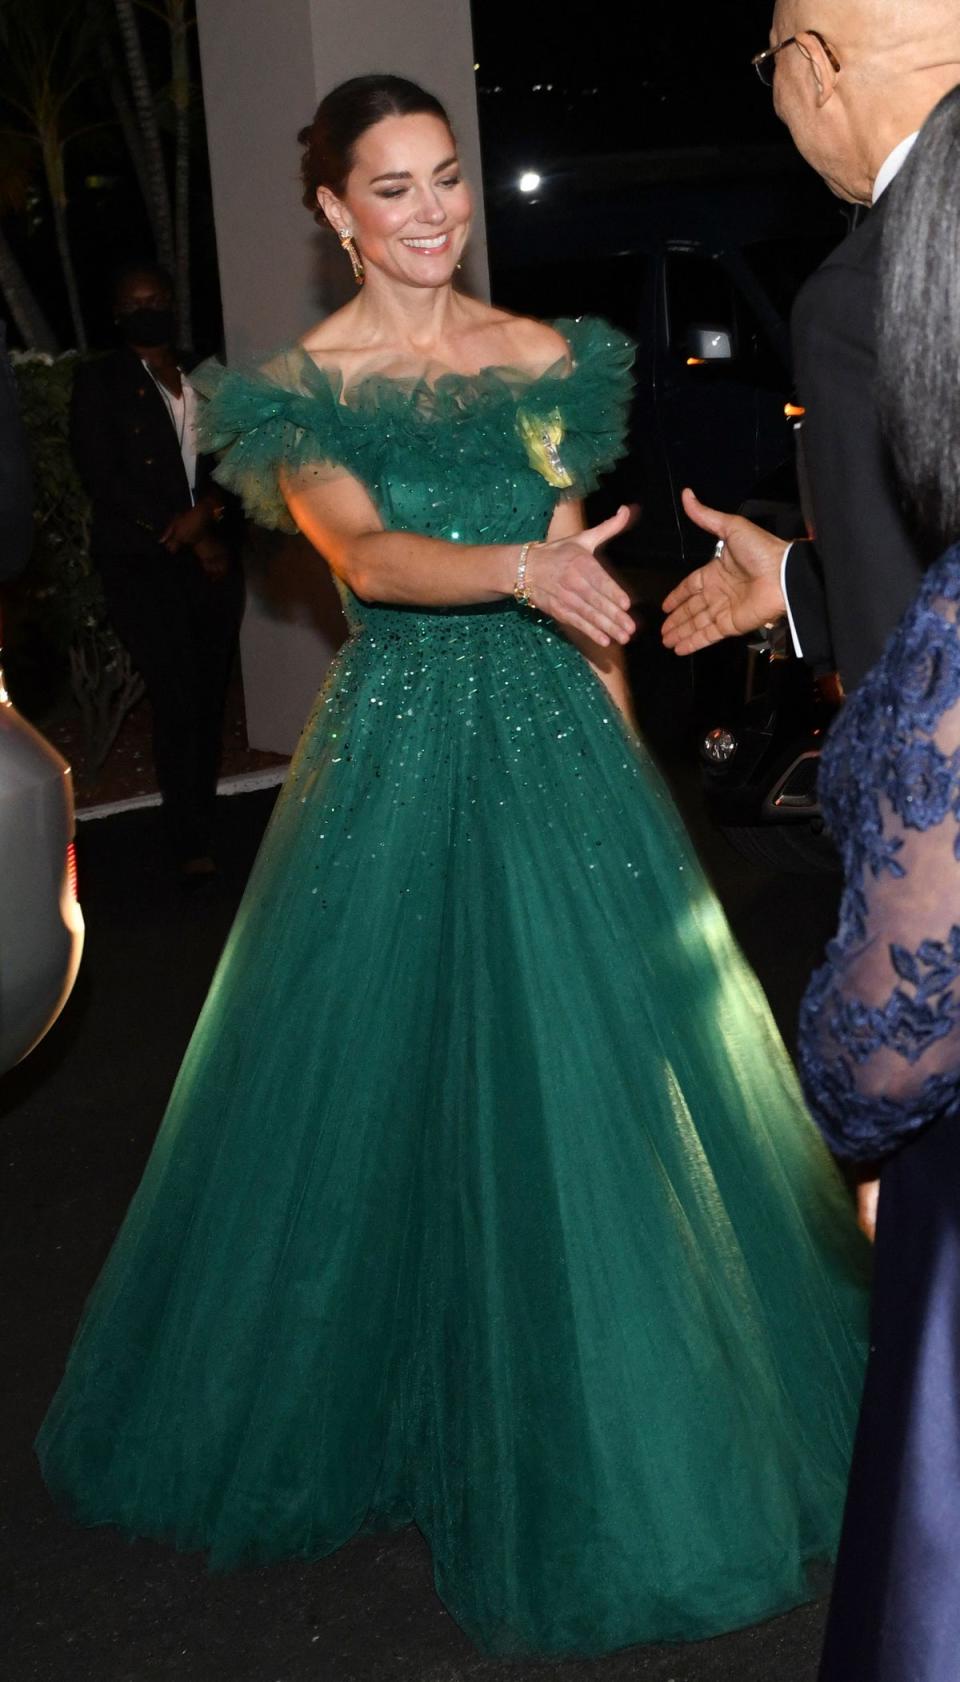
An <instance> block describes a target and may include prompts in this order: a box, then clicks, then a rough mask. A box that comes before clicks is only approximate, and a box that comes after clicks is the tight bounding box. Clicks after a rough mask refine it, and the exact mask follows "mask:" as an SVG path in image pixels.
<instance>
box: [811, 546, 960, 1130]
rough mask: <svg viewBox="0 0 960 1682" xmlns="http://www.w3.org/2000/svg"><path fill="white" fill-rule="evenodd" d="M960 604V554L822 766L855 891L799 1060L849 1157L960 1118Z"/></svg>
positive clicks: (862, 692)
mask: <svg viewBox="0 0 960 1682" xmlns="http://www.w3.org/2000/svg"><path fill="white" fill-rule="evenodd" d="M958 602H960V546H958V547H957V548H954V549H952V550H950V551H949V553H948V554H947V555H945V556H944V557H943V558H942V559H941V560H940V561H938V562H937V564H936V565H935V566H934V567H932V568H931V569H930V572H929V573H928V575H927V577H926V579H925V580H924V584H923V587H922V589H921V591H920V594H919V596H918V597H917V600H916V601H915V603H914V604H913V606H912V607H911V608H910V609H909V610H908V612H907V614H906V615H905V617H904V619H903V621H902V622H901V624H900V626H899V627H898V628H897V630H896V631H895V632H894V634H893V636H892V637H891V639H890V642H889V643H888V645H887V647H886V649H885V651H884V653H883V656H882V657H881V659H880V660H879V661H878V663H877V665H876V666H875V667H874V668H873V670H872V671H871V672H870V674H869V675H868V677H867V678H866V680H865V681H864V683H863V684H862V686H861V687H860V688H859V689H858V690H857V692H856V694H855V695H854V696H853V697H852V698H851V700H849V701H848V702H847V704H846V706H845V708H844V710H843V712H842V713H841V715H840V717H839V718H838V719H837V721H836V723H835V725H834V728H833V730H832V731H831V734H830V738H829V741H828V744H827V747H826V749H825V751H824V755H823V765H822V773H821V798H822V801H823V806H824V811H825V813H826V816H827V820H828V822H829V824H830V828H831V830H832V832H833V834H834V837H835V839H836V840H837V843H838V845H839V847H840V849H841V853H842V856H843V864H844V874H845V887H844V894H843V900H842V904H841V910H840V919H839V927H838V930H837V934H836V938H835V939H834V940H833V941H832V942H831V943H830V946H829V948H828V950H827V955H826V962H825V963H824V965H823V966H822V968H821V969H819V970H818V971H817V973H816V974H815V976H814V977H813V979H812V981H811V983H810V986H809V988H808V990H807V993H806V997H805V999H804V1002H803V1007H802V1011H801V1025H800V1063H801V1073H802V1076H803V1081H804V1086H805V1089H806V1093H807V1097H808V1100H809V1102H810V1105H811V1108H812V1110H813V1112H814V1115H815V1117H816V1119H817V1121H818V1123H819V1125H820V1127H821V1128H822V1130H823V1132H824V1133H825V1134H826V1136H827V1138H828V1140H829V1141H830V1143H831V1145H832V1146H833V1148H834V1149H835V1150H836V1151H837V1152H838V1153H839V1154H840V1155H844V1156H851V1157H862V1158H871V1157H877V1156H880V1155H883V1154H884V1153H885V1152H887V1151H889V1150H890V1149H891V1148H893V1146H895V1145H896V1144H897V1142H898V1141H899V1140H901V1139H903V1138H905V1137H907V1136H909V1134H911V1133H912V1132H915V1131H916V1130H917V1129H918V1128H920V1127H923V1126H926V1125H927V1124H928V1123H929V1122H931V1121H933V1120H935V1119H936V1118H937V1117H939V1116H943V1115H952V1114H955V1113H956V1112H957V1111H958V1110H960V626H958Z"/></svg>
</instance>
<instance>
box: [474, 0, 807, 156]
mask: <svg viewBox="0 0 960 1682" xmlns="http://www.w3.org/2000/svg"><path fill="white" fill-rule="evenodd" d="M772 9H773V6H772V0H713V4H712V5H709V6H703V7H685V6H683V5H682V4H680V3H679V0H638V3H637V4H635V5H634V6H630V7H627V6H624V5H622V4H619V3H617V0H594V3H593V4H590V5H586V6H583V5H580V6H577V7H570V8H562V9H560V8H558V9H557V11H556V12H555V13H554V14H553V16H554V17H555V18H556V20H557V21H556V22H555V23H551V22H550V19H551V11H550V7H549V6H544V5H542V4H536V5H526V6H524V5H522V4H519V5H518V4H517V0H474V14H473V15H474V44H475V49H476V57H477V62H478V64H479V66H480V68H479V70H478V72H477V86H478V92H479V105H480V116H481V124H482V132H483V141H484V151H485V158H486V162H487V164H488V165H491V164H492V165H493V166H494V167H497V166H498V165H499V164H500V163H501V161H504V162H507V161H509V162H513V161H515V159H516V155H517V148H519V149H520V150H521V151H523V152H524V154H526V153H530V160H529V161H531V162H533V163H542V162H547V161H549V159H550V158H551V157H555V156H557V155H561V154H563V153H571V152H573V153H576V152H580V151H616V150H619V149H621V148H623V149H629V150H633V149H642V148H646V147H657V148H659V147H673V146H704V145H713V146H715V145H720V146H724V145H738V144H743V143H748V144H750V143H755V144H761V145H762V144H770V143H773V144H781V143H786V142H787V136H786V133H785V130H784V129H783V127H782V125H781V124H780V123H779V122H778V121H777V119H776V117H775V116H774V114H773V110H772V105H771V98H770V93H769V91H768V90H767V89H765V88H764V87H762V86H761V84H760V82H759V81H758V79H757V76H756V73H755V72H754V71H753V70H752V69H751V68H750V59H751V58H752V56H753V54H754V53H756V52H759V51H760V49H761V48H762V47H765V46H766V45H767V38H768V34H769V28H770V18H771V15H772ZM571 19H573V20H577V19H579V20H581V21H579V22H577V21H573V22H571V21H569V20H571ZM593 90H596V91H595V92H594V91H593ZM534 153H536V157H534V156H533V154H534Z"/></svg>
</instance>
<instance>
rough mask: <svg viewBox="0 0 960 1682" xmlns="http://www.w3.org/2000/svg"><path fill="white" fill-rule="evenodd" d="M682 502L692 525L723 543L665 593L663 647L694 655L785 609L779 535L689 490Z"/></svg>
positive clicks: (777, 616)
mask: <svg viewBox="0 0 960 1682" xmlns="http://www.w3.org/2000/svg"><path fill="white" fill-rule="evenodd" d="M683 506H684V511H685V513H686V514H687V515H688V517H689V518H690V519H691V520H692V521H693V522H694V524H695V525H698V526H700V527H702V529H703V530H704V531H708V532H710V534H711V536H713V537H716V538H717V539H722V541H723V547H722V549H721V551H720V553H719V554H718V555H715V556H714V558H713V560H712V561H708V562H707V564H706V566H702V567H698V568H697V570H696V572H691V573H690V574H689V575H688V576H687V577H686V578H685V579H684V580H683V582H682V583H681V584H678V585H677V587H676V589H675V590H671V592H670V594H669V596H668V597H667V598H666V601H665V602H664V604H663V611H664V613H665V614H666V615H667V617H666V619H665V620H664V623H663V632H662V635H663V640H664V643H665V645H666V647H667V648H672V649H673V651H674V653H675V654H695V653H696V651H697V649H699V648H707V647H709V645H710V643H712V642H721V641H722V640H723V638H724V637H736V636H744V635H745V634H746V633H747V632H748V631H756V630H758V629H759V627H760V626H761V625H768V624H770V622H771V621H773V620H777V619H781V618H782V617H783V614H784V613H785V611H786V603H785V601H784V599H783V590H782V587H781V584H780V568H781V564H782V561H783V554H784V549H785V547H786V545H785V544H784V542H783V539H782V538H779V537H774V536H773V535H772V534H771V533H770V532H768V531H764V529H763V527H762V526H755V525H754V523H753V521H752V520H745V519H744V518H743V516H742V515H740V514H721V513H719V512H718V511H717V510H716V509H715V508H707V507H706V506H705V504H704V503H702V502H700V501H699V500H698V498H697V497H695V496H694V494H693V492H692V491H690V490H686V491H684V493H683Z"/></svg>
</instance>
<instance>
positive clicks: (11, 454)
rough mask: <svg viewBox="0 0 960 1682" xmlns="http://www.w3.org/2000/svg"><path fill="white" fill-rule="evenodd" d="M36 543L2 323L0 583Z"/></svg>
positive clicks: (22, 440) (25, 457)
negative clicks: (33, 543)
mask: <svg viewBox="0 0 960 1682" xmlns="http://www.w3.org/2000/svg"><path fill="white" fill-rule="evenodd" d="M32 542H33V488H32V482H31V476H30V461H29V457H28V455H27V441H26V438H25V436H24V431H23V426H22V425H21V421H20V409H19V406H18V404H17V387H16V382H15V381H14V377H13V370H12V368H11V367H10V361H9V358H8V356H7V329H6V327H5V326H4V323H3V322H2V321H0V583H3V582H4V581H5V580H6V579H8V578H16V576H17V574H18V573H20V572H22V571H23V569H24V567H25V566H26V564H27V560H28V559H29V556H30V545H31V543H32Z"/></svg>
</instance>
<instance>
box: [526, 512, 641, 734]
mask: <svg viewBox="0 0 960 1682" xmlns="http://www.w3.org/2000/svg"><path fill="white" fill-rule="evenodd" d="M582 531H583V504H582V503H580V502H558V503H557V507H556V510H555V512H554V516H553V519H552V520H551V522H550V531H549V533H548V536H549V537H550V538H561V537H576V536H577V534H578V533H579V532H582ZM535 569H536V555H534V556H533V558H532V560H531V576H532V580H533V581H532V583H531V589H532V590H533V591H534V593H535V590H536V574H535ZM565 632H566V635H567V637H568V638H569V639H570V641H571V642H572V643H573V644H574V646H575V647H576V648H578V649H579V650H580V653H581V654H582V655H583V657H584V659H585V660H587V661H588V662H589V664H590V665H591V666H592V667H593V669H594V671H595V672H596V674H597V676H598V678H599V679H600V682H601V683H602V684H603V686H604V688H605V689H606V690H607V691H608V693H609V695H610V698H611V700H612V701H613V703H614V705H615V706H616V707H618V708H619V710H620V712H622V714H623V716H624V718H625V719H626V721H627V723H628V724H629V725H630V728H631V729H632V730H636V731H637V732H638V733H639V726H638V724H637V716H636V711H635V709H634V705H633V695H632V693H631V689H630V683H629V680H628V678H627V660H626V655H625V653H624V650H623V646H622V644H620V643H607V644H606V645H605V646H604V645H602V644H600V643H598V642H595V641H594V640H593V638H592V637H589V636H587V635H585V634H584V632H583V631H578V630H574V629H573V628H572V627H571V626H566V627H565Z"/></svg>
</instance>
